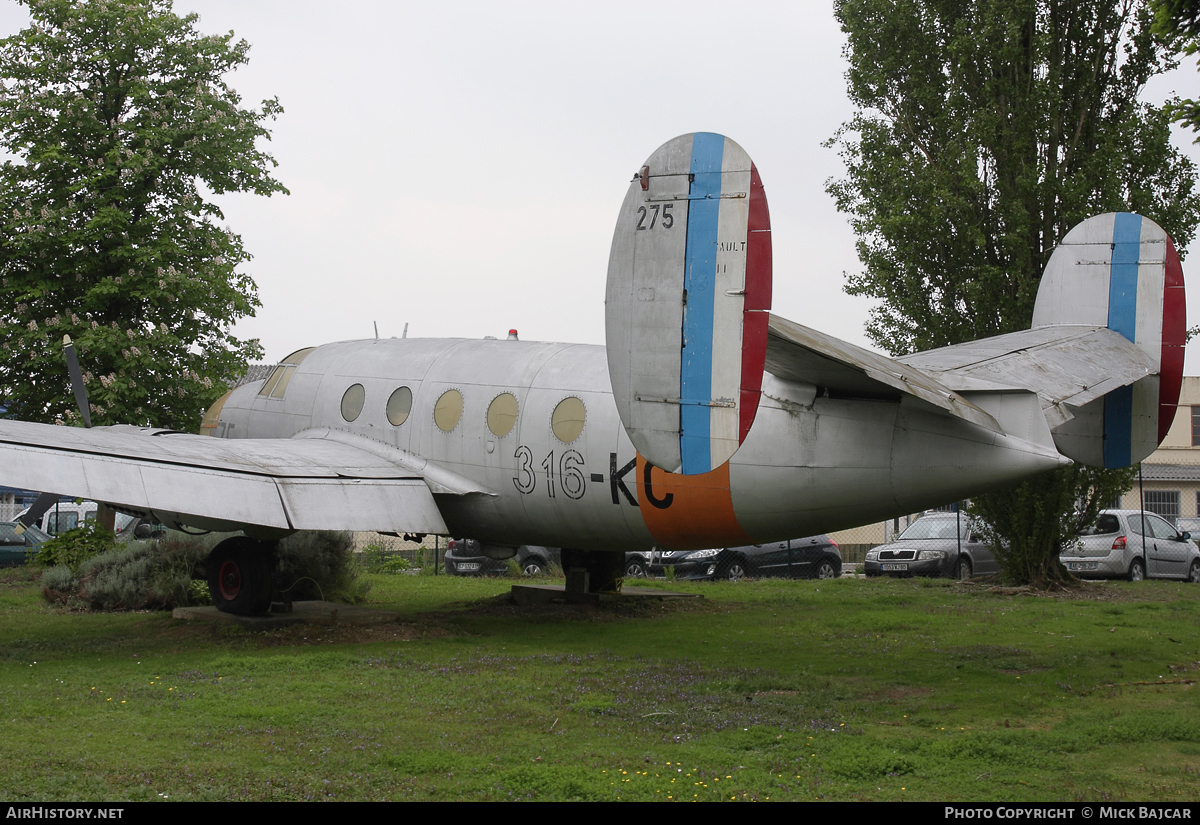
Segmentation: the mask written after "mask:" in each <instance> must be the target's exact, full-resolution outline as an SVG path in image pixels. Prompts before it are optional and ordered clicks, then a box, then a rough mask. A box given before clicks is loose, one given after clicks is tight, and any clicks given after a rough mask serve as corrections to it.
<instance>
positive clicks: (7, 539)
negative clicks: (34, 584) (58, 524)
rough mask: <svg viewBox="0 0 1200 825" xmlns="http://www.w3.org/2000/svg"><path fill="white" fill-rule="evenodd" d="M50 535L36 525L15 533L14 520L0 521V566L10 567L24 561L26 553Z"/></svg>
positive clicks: (48, 538) (46, 539) (15, 524)
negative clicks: (19, 533) (20, 532)
mask: <svg viewBox="0 0 1200 825" xmlns="http://www.w3.org/2000/svg"><path fill="white" fill-rule="evenodd" d="M49 540H50V536H48V535H47V534H46V533H44V532H42V531H41V529H39V528H37V527H29V528H27V529H26V530H25V532H24V533H22V534H21V535H17V523H16V522H15V521H0V567H12V566H14V565H18V564H24V563H25V557H26V554H27V553H28V552H29V551H30V549H32V548H34V547H37V546H38V545H39V544H41V543H42V542H45V541H49Z"/></svg>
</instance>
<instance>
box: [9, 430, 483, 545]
mask: <svg viewBox="0 0 1200 825" xmlns="http://www.w3.org/2000/svg"><path fill="white" fill-rule="evenodd" d="M326 434H328V431H312V432H310V433H307V434H302V435H301V436H300V437H296V438H287V439H236V440H226V439H220V438H211V437H208V436H200V435H189V434H186V433H176V432H170V431H167V430H153V429H143V428H138V427H127V426H117V427H94V428H92V429H90V430H89V429H80V428H76V427H53V426H49V425H45V424H30V423H26V422H21V421H0V466H3V467H4V472H3V479H2V481H3V483H5V484H7V485H10V486H15V487H23V488H26V489H33V490H64V491H65V492H67V493H68V494H71V495H76V496H80V497H83V498H90V499H93V500H95V501H103V502H107V503H110V504H113V505H116V506H118V507H119V508H121V509H128V510H130V511H136V512H143V513H153V514H155V515H156V516H159V517H160V519H159V520H162V521H164V522H165V523H173V522H174V523H180V524H188V525H191V526H193V527H201V528H205V529H219V530H237V529H245V528H247V527H250V528H254V527H258V528H268V529H272V530H283V531H290V530H317V529H320V530H378V531H384V532H413V533H445V532H446V525H445V523H444V522H443V520H442V517H441V513H440V512H439V510H438V507H437V504H436V502H435V500H434V498H433V491H432V490H431V486H433V487H434V488H435V489H436V490H437V491H438V492H459V493H467V492H479V493H488V492H490V491H487V490H485V489H484V488H482V487H479V486H477V485H475V484H473V483H471V482H468V481H467V480H466V479H461V482H462V483H461V484H456V479H457V477H452V476H453V474H451V473H449V472H448V471H446V470H444V469H442V468H435V467H433V466H432V465H428V462H425V461H424V459H421V458H420V457H419V456H413V455H412V454H410V453H405V452H404V451H402V450H398V449H395V448H389V447H387V446H386V445H378V444H377V443H376V442H371V441H369V440H368V439H360V438H357V437H355V436H351V435H349V434H345V433H339V434H337V435H338V436H339V437H337V438H332V437H322V436H324V435H326ZM305 435H307V436H310V437H305ZM311 436H316V437H311ZM350 439H353V440H354V441H361V442H362V446H360V445H358V444H355V443H348V441H349V440H350ZM383 450H388V451H390V452H394V453H395V456H391V455H385V454H382V451H383ZM406 465H407V466H406ZM416 465H425V466H424V467H423V468H419V467H417V466H416ZM427 475H434V476H438V479H437V481H436V482H434V481H433V480H432V479H427V478H426V476H427ZM68 481H69V483H68ZM447 485H454V486H455V487H457V488H458V489H453V488H451V487H449V486H447Z"/></svg>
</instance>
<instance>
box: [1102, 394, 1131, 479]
mask: <svg viewBox="0 0 1200 825" xmlns="http://www.w3.org/2000/svg"><path fill="white" fill-rule="evenodd" d="M1132 435H1133V387H1131V386H1129V387H1119V388H1117V389H1115V390H1113V391H1112V392H1110V393H1109V394H1108V395H1106V396H1104V466H1105V467H1128V466H1129V465H1130V464H1132V463H1133V444H1132Z"/></svg>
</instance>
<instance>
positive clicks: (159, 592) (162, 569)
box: [42, 531, 208, 610]
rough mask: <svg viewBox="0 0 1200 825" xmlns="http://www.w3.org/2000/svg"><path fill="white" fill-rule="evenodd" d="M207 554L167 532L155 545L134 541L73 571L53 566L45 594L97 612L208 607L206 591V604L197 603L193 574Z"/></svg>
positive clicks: (45, 575)
mask: <svg viewBox="0 0 1200 825" xmlns="http://www.w3.org/2000/svg"><path fill="white" fill-rule="evenodd" d="M69 532H75V531H69ZM66 535H68V534H67V533H64V534H63V536H66ZM60 538H61V537H60ZM47 544H49V542H47ZM42 546H43V547H45V546H46V545H42ZM207 554H208V548H207V547H206V546H205V544H204V543H203V542H199V541H196V540H195V539H192V538H189V537H185V536H183V535H181V534H171V533H169V534H167V536H165V537H164V538H162V539H159V540H158V541H155V542H132V543H130V544H127V545H123V546H118V547H116V548H114V549H109V550H107V551H105V552H101V553H98V554H95V555H89V556H87V557H86V558H84V559H83V560H82V561H81V562H80V563H79V565H78V567H77V569H76V570H74V571H72V569H71V568H70V567H68V566H67V565H59V566H56V567H51V568H49V569H47V570H46V571H45V572H44V573H43V574H42V594H43V595H44V596H45V597H46V599H47V600H48V601H51V602H61V603H64V604H66V603H70V602H72V601H73V600H77V601H79V602H82V603H83V604H86V605H88V606H89V607H91V608H92V609H93V610H144V609H161V610H171V609H173V608H175V607H182V606H185V605H189V604H204V603H206V602H207V601H208V590H207V587H203V589H202V591H201V592H202V594H203V595H202V599H203V600H201V599H199V598H197V596H199V595H201V594H197V593H196V592H195V590H194V588H193V583H192V575H193V571H194V569H195V567H196V564H197V563H198V562H199V561H201V560H202V559H203V558H204V557H205V556H206V555H207Z"/></svg>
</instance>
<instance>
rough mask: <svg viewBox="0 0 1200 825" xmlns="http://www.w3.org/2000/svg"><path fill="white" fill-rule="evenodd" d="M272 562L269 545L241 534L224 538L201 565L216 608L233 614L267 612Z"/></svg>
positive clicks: (249, 614) (269, 603) (269, 602)
mask: <svg viewBox="0 0 1200 825" xmlns="http://www.w3.org/2000/svg"><path fill="white" fill-rule="evenodd" d="M273 562H274V555H273V554H272V553H271V552H270V547H269V545H266V544H263V543H262V542H258V541H255V540H254V539H251V538H247V537H245V536H235V537H233V538H230V539H225V541H223V542H221V543H220V544H218V545H217V546H216V547H214V548H213V550H212V552H211V553H209V554H208V559H207V560H206V561H205V563H204V567H205V570H206V571H207V573H208V592H209V595H210V596H212V601H213V604H214V605H216V607H217V610H220V611H221V612H223V613H233V614H235V615H237V616H258V615H260V614H263V613H267V612H269V611H270V610H271V567H272V565H273Z"/></svg>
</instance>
